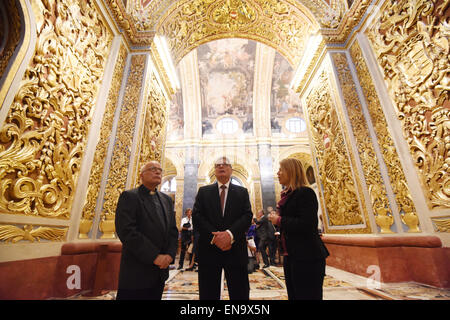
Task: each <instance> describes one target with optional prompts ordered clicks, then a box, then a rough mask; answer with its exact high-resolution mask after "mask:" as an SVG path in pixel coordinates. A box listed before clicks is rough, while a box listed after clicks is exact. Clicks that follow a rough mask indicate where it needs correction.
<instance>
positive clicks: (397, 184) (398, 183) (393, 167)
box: [350, 42, 420, 232]
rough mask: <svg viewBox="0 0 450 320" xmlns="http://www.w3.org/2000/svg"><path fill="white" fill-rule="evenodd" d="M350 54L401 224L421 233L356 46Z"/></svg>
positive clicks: (365, 68)
mask: <svg viewBox="0 0 450 320" xmlns="http://www.w3.org/2000/svg"><path fill="white" fill-rule="evenodd" d="M350 54H351V56H352V59H353V62H354V64H355V67H356V72H357V74H358V78H359V83H360V84H361V88H362V90H363V94H364V97H365V100H366V103H367V109H368V112H369V115H370V119H371V121H372V125H373V129H374V131H375V134H376V136H377V140H378V144H379V145H380V151H381V155H382V157H383V160H384V163H385V165H386V168H387V171H388V174H389V182H390V184H391V187H392V189H393V191H394V196H395V200H396V202H397V206H398V208H399V211H400V217H401V221H402V222H403V223H404V224H406V225H407V226H408V232H420V229H419V219H418V217H417V214H416V209H415V206H414V203H413V200H412V196H411V194H410V191H409V188H408V185H407V183H406V178H405V174H404V173H403V169H402V166H401V163H400V159H399V157H398V154H397V150H396V148H395V145H394V141H393V140H392V137H391V135H390V133H389V131H388V125H387V123H386V119H385V117H384V113H383V109H382V108H381V104H380V100H379V99H378V94H377V92H376V90H375V86H374V84H373V81H372V77H371V76H370V72H369V69H368V67H367V65H366V63H365V60H364V57H363V56H362V51H361V48H360V47H359V45H358V42H355V43H354V44H353V45H352V46H351V48H350Z"/></svg>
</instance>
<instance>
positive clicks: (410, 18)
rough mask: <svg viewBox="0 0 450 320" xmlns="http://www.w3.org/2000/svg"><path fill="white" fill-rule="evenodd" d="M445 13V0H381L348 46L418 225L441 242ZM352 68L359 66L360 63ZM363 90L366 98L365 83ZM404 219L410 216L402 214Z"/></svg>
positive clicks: (446, 217)
mask: <svg viewBox="0 0 450 320" xmlns="http://www.w3.org/2000/svg"><path fill="white" fill-rule="evenodd" d="M449 11H450V8H449V4H448V2H446V1H436V0H432V1H424V0H420V1H415V2H410V1H404V0H402V1H398V2H396V3H395V4H393V3H390V2H389V1H385V2H384V3H382V4H381V5H380V11H379V12H374V13H373V15H372V20H371V21H370V22H369V23H368V25H367V28H366V29H365V30H363V32H364V33H363V34H360V35H359V36H358V42H359V46H360V48H361V50H358V48H357V47H356V46H355V47H354V48H353V50H352V54H354V55H355V56H357V55H358V54H359V52H362V55H363V56H364V58H365V60H366V61H367V69H368V70H369V71H370V73H371V75H372V78H373V79H374V82H373V85H374V87H375V89H376V91H375V92H376V93H377V94H378V97H379V100H380V103H381V107H382V109H383V111H384V113H385V114H386V115H387V120H388V121H387V122H388V125H389V128H390V130H392V131H393V132H395V133H396V134H395V136H393V138H394V142H395V145H396V146H397V148H398V149H399V150H401V152H400V153H399V161H400V162H401V163H402V164H403V167H404V171H405V176H406V179H407V182H408V186H409V188H410V193H411V195H410V197H411V199H412V200H413V201H414V204H415V206H416V208H417V211H418V215H419V218H420V224H421V226H422V229H424V231H429V232H431V231H434V232H439V233H441V234H439V236H440V237H441V238H442V239H446V240H445V241H446V243H447V245H448V243H450V242H449V241H450V237H449V236H448V234H447V235H446V234H442V232H447V233H448V228H445V227H443V226H445V225H446V224H447V225H448V223H449V222H450V192H449V191H448V190H449V188H448V185H449V183H450V182H449V181H450V178H449V177H450V174H449V173H450V168H449V166H448V163H449V159H450V158H449V157H450V156H449V152H448V150H449V147H448V146H449V141H450V140H449V137H450V133H449V126H448V125H447V124H448V123H449V121H450V120H449V119H450V113H449V105H450V100H449V90H450V89H449V86H448V77H449V67H448V65H449V63H448V56H449V53H450V52H449V47H448V27H447V22H448V21H447V20H448V18H447V17H448V15H449ZM373 65H375V66H376V68H373ZM360 69H361V72H364V65H362V66H360ZM365 90H366V91H367V92H369V93H368V95H369V96H370V95H371V94H370V92H371V90H372V89H371V87H370V86H369V87H367V88H365ZM372 91H373V90H372ZM406 179H405V181H406ZM399 188H400V191H401V192H402V193H403V194H404V195H406V196H408V195H409V194H408V193H405V191H404V190H405V188H404V186H399ZM413 218H414V217H413ZM404 220H405V223H407V224H411V221H413V222H414V219H411V218H410V217H409V216H407V215H405V217H404ZM408 226H409V225H408ZM445 230H447V231H445Z"/></svg>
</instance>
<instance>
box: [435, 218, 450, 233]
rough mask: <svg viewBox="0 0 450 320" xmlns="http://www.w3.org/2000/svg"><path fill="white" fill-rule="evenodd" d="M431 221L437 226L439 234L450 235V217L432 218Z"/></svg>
mask: <svg viewBox="0 0 450 320" xmlns="http://www.w3.org/2000/svg"><path fill="white" fill-rule="evenodd" d="M431 221H433V223H434V225H435V226H436V231H437V232H447V233H450V217H448V216H447V217H432V218H431Z"/></svg>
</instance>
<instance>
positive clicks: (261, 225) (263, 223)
mask: <svg viewBox="0 0 450 320" xmlns="http://www.w3.org/2000/svg"><path fill="white" fill-rule="evenodd" d="M271 224H272V222H270V221H269V218H268V215H266V214H265V215H263V216H262V217H261V219H259V220H257V221H256V225H257V227H256V235H257V236H258V238H259V240H267V239H269V240H273V239H275V229H274V228H273V226H271Z"/></svg>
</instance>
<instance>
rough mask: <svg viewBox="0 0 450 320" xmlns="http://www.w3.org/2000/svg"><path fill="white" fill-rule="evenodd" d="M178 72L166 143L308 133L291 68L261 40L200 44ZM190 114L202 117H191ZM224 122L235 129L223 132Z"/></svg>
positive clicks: (222, 40) (218, 41)
mask: <svg viewBox="0 0 450 320" xmlns="http://www.w3.org/2000/svg"><path fill="white" fill-rule="evenodd" d="M178 73H179V76H180V77H181V83H182V86H181V90H180V91H178V92H177V93H176V94H175V95H174V97H173V99H172V101H171V107H170V110H169V122H168V133H167V141H171V142H178V141H183V139H184V138H187V137H194V136H196V137H200V136H201V137H202V138H203V139H207V140H214V139H218V140H227V139H245V138H250V139H251V138H254V137H256V136H258V135H259V134H263V135H264V133H263V132H266V134H270V135H271V136H272V137H279V138H302V137H305V138H306V137H307V132H306V122H305V119H304V115H303V108H302V103H301V101H300V98H299V95H298V94H297V93H296V92H295V90H294V89H292V88H291V86H290V83H291V80H292V78H293V76H294V69H293V67H292V65H291V64H290V63H289V61H287V60H286V59H285V58H284V57H283V56H282V55H281V54H280V53H278V52H276V51H275V50H274V49H273V48H271V47H268V46H266V45H264V44H263V43H259V42H256V41H254V40H249V39H242V38H227V39H219V40H214V41H210V42H208V43H204V44H202V45H200V46H198V47H197V48H195V49H193V52H192V53H190V54H189V55H187V56H186V57H185V58H184V59H182V61H181V62H180V65H179V68H178ZM196 93H198V94H196ZM196 97H198V99H196ZM196 108H199V110H198V111H196V110H195V109H196ZM192 113H200V115H199V116H198V117H195V116H193V117H191V116H189V114H192ZM261 113H263V114H266V115H267V116H266V118H264V119H265V120H264V119H263V120H260V118H259V116H260V114H261ZM222 120H227V121H228V124H229V125H230V124H231V122H234V123H235V126H236V128H235V130H231V131H230V132H229V133H227V134H225V133H224V132H223V131H221V126H220V122H221V121H222ZM185 121H188V123H189V126H187V128H185V127H184V123H185ZM292 121H294V123H293V124H292V123H291V122H292ZM200 122H201V123H200ZM288 122H289V123H288ZM197 128H198V129H197ZM222 129H223V128H222ZM186 130H188V131H189V132H191V133H189V132H187V131H186ZM295 130H298V131H295ZM195 132H199V135H198V136H197V135H196V134H195Z"/></svg>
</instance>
